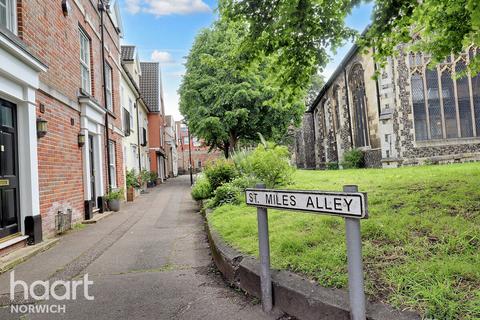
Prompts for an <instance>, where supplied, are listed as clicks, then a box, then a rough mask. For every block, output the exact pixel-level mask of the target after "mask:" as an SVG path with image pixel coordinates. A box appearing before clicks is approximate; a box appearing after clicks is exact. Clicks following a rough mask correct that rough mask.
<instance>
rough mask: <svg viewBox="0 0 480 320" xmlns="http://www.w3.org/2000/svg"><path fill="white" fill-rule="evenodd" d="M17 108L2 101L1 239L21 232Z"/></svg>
mask: <svg viewBox="0 0 480 320" xmlns="http://www.w3.org/2000/svg"><path fill="white" fill-rule="evenodd" d="M16 121H17V119H16V106H15V105H14V104H12V103H10V102H7V101H5V100H2V99H0V238H3V237H6V236H9V235H11V234H15V233H17V232H19V230H20V202H19V190H18V150H17V147H18V143H17V123H16Z"/></svg>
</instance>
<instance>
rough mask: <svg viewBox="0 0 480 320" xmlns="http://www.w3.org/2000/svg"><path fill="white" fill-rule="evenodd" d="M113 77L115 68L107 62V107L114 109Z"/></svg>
mask: <svg viewBox="0 0 480 320" xmlns="http://www.w3.org/2000/svg"><path fill="white" fill-rule="evenodd" d="M112 78H113V70H112V67H111V66H110V65H109V64H108V63H107V64H106V65H105V87H106V92H107V96H106V99H105V100H106V101H105V103H106V105H107V109H108V110H110V111H113V92H112V82H113V80H112Z"/></svg>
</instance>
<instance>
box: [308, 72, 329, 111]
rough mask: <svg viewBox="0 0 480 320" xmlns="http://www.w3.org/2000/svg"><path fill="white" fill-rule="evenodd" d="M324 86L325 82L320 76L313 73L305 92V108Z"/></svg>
mask: <svg viewBox="0 0 480 320" xmlns="http://www.w3.org/2000/svg"><path fill="white" fill-rule="evenodd" d="M324 84H325V80H324V78H323V76H322V75H321V74H319V73H315V74H314V75H313V76H312V81H311V84H310V87H309V88H308V91H307V97H306V98H305V104H306V105H307V108H308V107H309V106H311V105H312V103H313V102H314V101H315V99H316V98H317V96H318V93H319V92H320V90H321V89H322V87H323V85H324Z"/></svg>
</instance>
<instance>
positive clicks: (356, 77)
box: [349, 64, 368, 147]
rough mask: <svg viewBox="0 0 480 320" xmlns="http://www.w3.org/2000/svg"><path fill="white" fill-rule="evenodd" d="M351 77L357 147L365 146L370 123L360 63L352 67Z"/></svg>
mask: <svg viewBox="0 0 480 320" xmlns="http://www.w3.org/2000/svg"><path fill="white" fill-rule="evenodd" d="M349 78H350V88H351V92H352V98H353V99H352V106H353V126H354V132H355V135H354V142H355V147H364V146H367V145H368V125H367V108H366V100H365V80H364V71H363V68H362V66H361V65H360V64H356V65H355V66H354V67H353V68H352V70H351V71H350V77H349Z"/></svg>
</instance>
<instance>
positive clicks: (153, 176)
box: [148, 171, 158, 183]
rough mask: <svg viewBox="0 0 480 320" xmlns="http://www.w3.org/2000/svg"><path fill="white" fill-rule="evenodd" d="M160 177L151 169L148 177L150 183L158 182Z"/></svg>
mask: <svg viewBox="0 0 480 320" xmlns="http://www.w3.org/2000/svg"><path fill="white" fill-rule="evenodd" d="M157 179H158V173H156V172H155V171H150V175H149V177H148V182H150V183H156V182H157Z"/></svg>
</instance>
